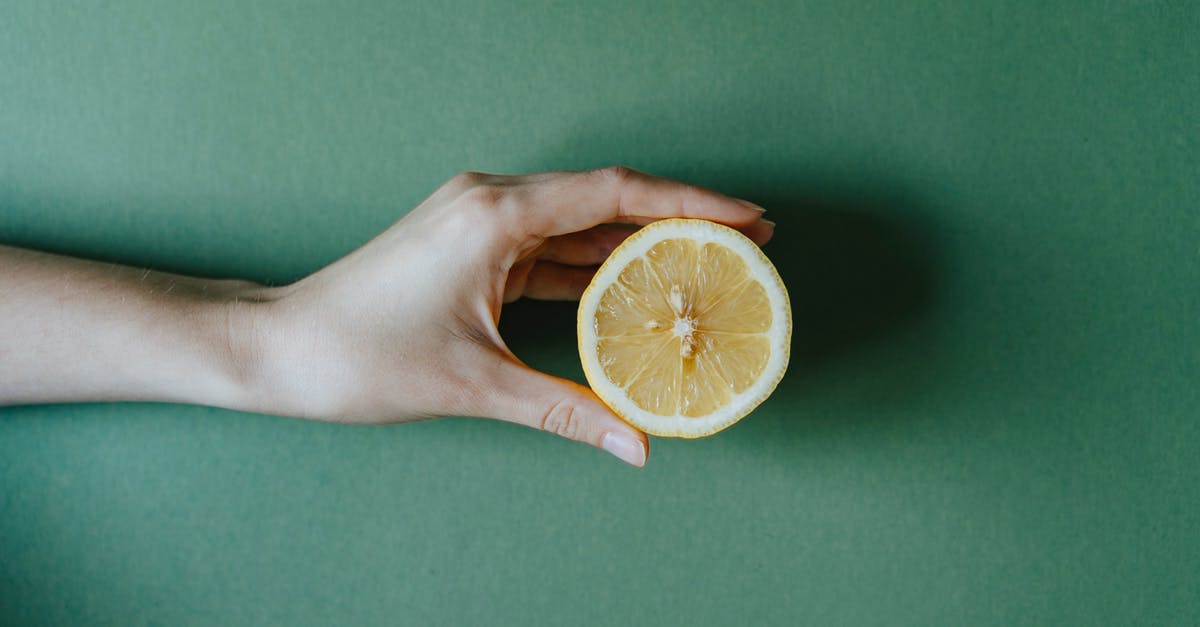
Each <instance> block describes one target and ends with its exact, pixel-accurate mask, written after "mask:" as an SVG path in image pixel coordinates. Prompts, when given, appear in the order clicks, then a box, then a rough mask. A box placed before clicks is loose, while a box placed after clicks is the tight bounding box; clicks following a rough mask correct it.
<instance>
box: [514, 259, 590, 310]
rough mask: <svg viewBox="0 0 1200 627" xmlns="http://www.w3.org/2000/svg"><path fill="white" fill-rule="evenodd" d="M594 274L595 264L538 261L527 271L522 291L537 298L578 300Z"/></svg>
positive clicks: (530, 296)
mask: <svg viewBox="0 0 1200 627" xmlns="http://www.w3.org/2000/svg"><path fill="white" fill-rule="evenodd" d="M595 275H596V267H595V266H587V267H580V266H567V265H563V264H558V263H553V262H550V261H539V262H537V263H536V264H534V266H533V269H532V270H530V271H529V275H528V276H527V277H526V279H525V289H524V291H523V292H522V293H523V294H524V295H525V296H528V297H529V298H533V299H537V300H579V297H580V296H583V291H584V290H586V289H587V286H588V284H589V283H591V282H592V277H593V276H595Z"/></svg>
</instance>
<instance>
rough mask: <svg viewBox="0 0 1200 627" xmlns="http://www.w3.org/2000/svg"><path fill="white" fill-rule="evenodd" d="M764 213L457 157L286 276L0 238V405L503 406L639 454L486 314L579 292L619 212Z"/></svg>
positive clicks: (372, 417) (511, 417)
mask: <svg viewBox="0 0 1200 627" xmlns="http://www.w3.org/2000/svg"><path fill="white" fill-rule="evenodd" d="M671 217H691V218H702V219H708V220H713V221H716V222H720V223H723V224H727V225H729V226H732V227H734V228H737V229H739V230H741V231H742V232H743V233H745V234H746V235H747V236H749V237H750V238H751V239H753V240H754V241H755V242H757V243H758V244H760V245H761V244H763V243H765V242H766V241H767V240H768V239H770V237H771V235H772V233H773V231H774V225H773V224H772V223H771V222H769V221H766V220H763V219H762V210H761V209H760V208H758V207H756V206H755V205H753V204H750V203H748V202H746V201H742V200H737V199H734V198H730V197H728V196H725V195H722V194H720V193H717V192H714V191H711V190H707V189H702V188H699V187H696V186H692V185H688V184H685V183H681V182H677V181H672V180H669V179H663V178H658V177H654V176H650V175H647V174H643V173H640V172H637V171H634V170H631V169H628V168H624V167H613V168H604V169H601V170H592V171H586V172H574V171H563V172H546V173H540V174H530V175H521V176H502V175H490V174H480V173H465V174H461V175H458V176H455V177H454V178H452V179H451V180H450V181H448V182H447V183H445V184H444V185H442V186H441V187H440V188H438V189H437V190H436V191H435V192H434V193H433V194H432V195H431V196H429V198H427V199H426V200H425V201H423V202H422V203H421V204H420V205H418V206H417V207H416V208H414V209H413V210H412V211H410V212H409V213H408V214H407V215H405V216H404V217H403V218H402V219H400V220H399V221H398V222H396V223H395V224H394V225H392V226H391V227H390V228H388V229H387V230H385V231H384V232H382V233H380V234H379V235H377V236H376V237H375V238H374V239H372V240H371V241H369V242H367V243H366V244H364V245H363V246H361V247H360V248H358V249H357V250H355V251H353V252H351V253H350V254H348V255H346V256H345V257H343V258H341V259H339V260H338V261H336V262H334V263H332V264H330V265H328V266H326V267H324V268H322V269H321V270H318V271H317V272H315V273H313V274H311V275H309V276H307V277H305V278H303V279H301V280H299V281H296V282H295V283H292V284H289V285H284V286H279V287H267V286H264V285H260V284H257V283H254V282H251V281H244V280H215V279H203V278H195V277H186V276H180V275H175V274H169V273H164V272H155V271H149V270H142V269H137V268H132V267H128V266H120V265H114V264H106V263H99V262H94V261H87V260H82V259H76V258H71V257H64V256H59V255H51V254H47V253H42V252H35V251H31V250H24V249H19V248H13V247H7V246H0V373H3V376H0V405H16V404H34V403H61V402H87V401H165V402H178V403H191V404H201V405H211V406H217V407H226V408H230V409H237V410H244V411H251V412H261V413H268V414H275V415H281V416H294V417H300V418H308V419H314V420H327V421H336V422H345V423H359V424H382V423H396V422H409V421H414V420H421V419H427V418H434V417H440V416H471V417H479V418H492V419H498V420H505V421H508V422H514V423H518V424H522V425H526V426H529V427H533V428H535V429H541V430H543V431H547V432H551V433H555V434H558V435H560V436H563V437H566V438H568V439H571V440H577V441H579V442H583V443H586V444H590V445H592V446H595V447H598V448H601V449H604V450H606V451H608V452H609V453H612V454H613V455H615V456H616V457H618V458H620V459H621V460H623V461H625V462H627V463H629V464H631V465H634V466H642V465H644V464H645V463H646V458H647V455H648V454H649V444H648V441H647V439H646V436H645V434H643V433H642V432H640V431H638V430H637V429H635V428H633V427H631V426H629V425H628V424H626V423H625V422H623V421H621V419H620V418H618V417H617V416H616V415H614V414H613V413H612V412H611V411H610V410H609V409H608V408H607V407H605V405H604V404H603V403H602V402H600V400H599V399H598V398H597V397H596V396H595V395H594V394H593V393H592V392H591V391H590V390H589V389H587V388H586V387H584V386H581V385H578V384H576V383H574V382H571V381H568V380H565V379H561V378H557V377H554V376H551V375H548V374H545V373H541V372H538V371H536V370H533V369H531V368H529V367H528V366H526V365H525V364H523V363H522V362H521V361H520V360H519V359H518V358H517V357H516V356H515V355H513V353H512V352H511V351H510V350H509V349H508V347H507V346H506V344H505V342H504V340H503V339H502V338H501V337H500V332H499V330H498V328H497V323H498V321H499V319H500V313H501V309H502V306H503V305H504V303H507V302H512V301H513V300H516V299H518V298H521V297H528V298H534V299H546V300H577V299H578V298H579V296H580V294H582V292H583V290H584V288H585V287H586V286H587V284H588V281H590V279H591V276H592V274H593V273H594V272H595V269H596V267H597V265H598V264H599V263H601V262H603V261H604V259H605V258H606V257H607V256H608V255H609V253H611V252H612V250H613V248H615V247H616V246H617V245H618V244H619V243H620V242H621V241H622V240H623V239H624V237H626V236H627V235H628V234H629V233H630V232H631V229H632V228H633V227H622V226H618V225H617V224H618V223H619V224H646V223H648V222H652V221H654V220H657V219H662V218H671Z"/></svg>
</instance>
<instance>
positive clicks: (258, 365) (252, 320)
mask: <svg viewBox="0 0 1200 627" xmlns="http://www.w3.org/2000/svg"><path fill="white" fill-rule="evenodd" d="M212 287H213V288H214V289H215V291H216V293H218V294H219V297H218V306H216V307H214V308H213V309H212V310H211V314H210V317H211V324H212V325H213V327H214V328H216V329H218V330H219V331H218V332H217V333H216V337H219V338H221V339H220V342H222V343H223V346H219V347H216V350H215V354H218V355H220V358H219V359H218V360H217V361H218V363H219V366H218V369H219V371H220V372H221V377H222V379H224V380H225V381H226V383H227V385H226V389H227V390H228V394H227V397H226V398H222V399H218V402H216V403H212V404H215V405H219V406H222V407H227V408H230V409H237V410H241V411H251V412H257V413H277V408H276V404H277V403H276V402H275V401H274V400H273V395H272V394H271V390H272V386H271V385H270V384H269V379H270V377H269V376H268V368H269V367H270V366H271V364H272V363H273V357H272V355H273V353H274V351H272V350H271V349H270V346H271V338H272V337H273V335H274V333H273V332H274V328H275V325H274V323H273V322H272V320H273V318H274V316H273V312H272V310H273V305H274V303H275V301H276V300H278V298H279V296H280V293H281V289H282V288H271V287H266V286H263V285H260V284H257V283H252V282H249V281H215V282H214V283H213V285H212Z"/></svg>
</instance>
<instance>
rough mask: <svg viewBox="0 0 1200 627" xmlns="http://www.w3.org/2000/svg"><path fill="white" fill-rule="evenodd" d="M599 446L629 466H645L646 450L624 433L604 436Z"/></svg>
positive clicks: (612, 433) (611, 433)
mask: <svg viewBox="0 0 1200 627" xmlns="http://www.w3.org/2000/svg"><path fill="white" fill-rule="evenodd" d="M600 446H602V447H604V450H606V451H608V452H609V453H612V454H613V456H614V457H616V458H617V459H619V460H621V461H623V462H625V463H626V464H629V465H630V466H637V467H638V468H641V467H642V466H645V465H646V449H645V448H644V447H643V446H642V443H641V442H639V441H637V440H635V439H633V438H631V437H629V436H628V435H626V434H624V433H616V432H610V433H606V434H604V439H603V440H602V441H601V442H600Z"/></svg>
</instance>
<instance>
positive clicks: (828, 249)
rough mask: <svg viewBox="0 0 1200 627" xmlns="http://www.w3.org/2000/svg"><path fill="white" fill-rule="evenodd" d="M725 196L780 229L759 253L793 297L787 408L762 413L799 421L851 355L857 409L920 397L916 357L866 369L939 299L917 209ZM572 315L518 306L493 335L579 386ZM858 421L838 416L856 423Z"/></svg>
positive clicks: (866, 198) (820, 193)
mask: <svg viewBox="0 0 1200 627" xmlns="http://www.w3.org/2000/svg"><path fill="white" fill-rule="evenodd" d="M764 187H767V188H775V189H776V190H778V189H779V188H780V187H782V186H781V185H780V184H778V183H776V184H774V185H764ZM724 189H739V190H744V192H743V193H744V195H745V196H746V197H748V198H751V199H753V200H754V201H756V202H759V203H761V204H762V205H763V206H764V207H767V217H768V218H771V219H774V220H775V221H776V222H777V223H778V227H777V230H776V236H775V238H774V239H773V240H772V241H771V242H769V243H768V244H767V245H766V247H765V251H766V253H767V255H768V257H770V258H771V260H772V262H773V263H774V264H775V266H776V268H777V269H778V270H779V273H780V276H781V277H782V278H783V281H784V284H785V285H786V286H787V289H788V293H789V295H790V297H791V302H792V315H793V334H792V357H791V363H790V365H789V368H788V373H787V375H786V376H785V377H784V379H783V381H782V382H781V383H780V386H779V388H778V389H777V390H776V392H775V397H776V398H775V399H774V401H775V403H778V402H780V401H782V403H783V404H784V405H785V406H787V408H786V409H785V408H784V407H782V406H777V409H784V411H775V412H767V413H773V414H784V415H785V416H786V417H787V420H788V422H795V421H794V420H793V419H792V417H793V416H802V415H804V414H805V412H803V411H788V410H790V409H791V407H790V406H791V405H792V404H793V403H803V401H802V400H800V399H801V397H808V398H813V397H822V396H823V395H822V394H821V392H820V390H818V389H814V386H812V385H811V381H812V380H813V379H819V378H820V374H821V373H822V372H823V371H824V370H825V369H826V368H828V367H829V366H830V365H832V364H834V363H835V362H837V361H838V360H840V359H842V358H844V357H847V356H849V355H851V354H853V355H854V358H853V359H854V363H855V366H856V368H858V369H859V370H858V371H859V372H860V373H863V374H864V376H861V377H856V385H861V386H863V387H862V389H860V390H859V392H861V393H857V394H855V398H856V399H858V400H856V401H855V402H856V403H861V399H871V398H886V399H889V401H888V402H891V401H894V400H896V396H897V395H898V394H899V395H918V394H920V393H921V389H920V387H919V386H914V385H910V383H911V381H912V379H913V377H914V376H915V373H916V372H917V371H919V370H920V369H921V368H922V367H924V366H927V365H928V364H927V362H926V361H925V359H924V357H925V355H924V354H923V353H922V354H917V353H916V352H912V351H909V352H904V351H901V359H900V360H899V363H897V360H895V359H891V360H888V361H887V363H872V359H871V350H872V348H874V347H876V346H878V345H881V344H885V343H887V342H889V341H891V340H892V339H894V336H896V335H898V334H902V333H903V332H904V331H905V330H906V329H910V328H913V327H915V326H917V325H919V323H920V322H921V321H922V320H923V319H924V318H925V317H926V316H927V315H928V313H929V311H930V310H931V308H932V306H933V304H934V302H935V299H936V296H937V271H936V268H937V266H936V257H937V249H936V247H935V246H934V243H933V241H932V238H931V236H930V234H929V231H928V230H927V229H925V228H922V225H920V224H918V223H915V222H914V221H913V220H915V219H917V218H916V217H915V216H919V215H920V212H919V207H917V206H915V205H914V204H913V203H912V201H910V200H909V199H908V198H907V197H905V196H904V195H903V194H901V193H899V191H898V190H896V189H895V188H892V189H891V191H890V192H888V190H884V193H882V194H880V195H878V196H877V195H875V194H871V195H867V194H862V193H857V194H856V193H854V192H852V191H850V190H837V189H831V188H830V187H829V186H828V185H825V186H823V187H822V188H820V189H814V190H813V191H808V192H805V191H802V190H797V191H794V192H791V193H787V192H782V191H776V192H773V193H767V194H763V193H758V194H756V193H755V192H754V189H755V186H753V185H746V184H741V185H737V184H732V185H730V186H728V187H725V188H724ZM731 193H738V192H731ZM575 311H576V309H575V303H537V302H530V301H519V302H517V303H514V304H512V305H509V306H508V308H507V309H506V310H505V312H504V315H503V317H502V319H501V333H502V334H503V336H504V337H505V339H506V341H508V342H509V345H510V347H511V348H512V349H513V351H514V352H515V353H516V354H517V355H518V356H520V357H521V358H522V359H525V360H526V361H527V362H528V363H529V364H530V365H531V366H533V367H536V368H541V369H544V370H548V371H550V372H553V373H555V374H559V375H563V376H570V377H573V378H575V379H576V380H579V381H582V380H583V379H582V371H581V369H580V367H579V364H578V362H579V358H578V354H577V352H576V346H575V341H574V340H575V328H574V319H575ZM906 362H909V363H906ZM864 369H865V373H864ZM871 386H875V388H876V389H871ZM881 388H886V389H881ZM826 400H827V399H826ZM835 401H836V399H835ZM775 403H772V404H775ZM839 413H841V412H839ZM862 414H863V412H861V411H857V410H855V411H846V412H844V414H843V415H845V416H850V417H856V418H860V419H861V416H862Z"/></svg>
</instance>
